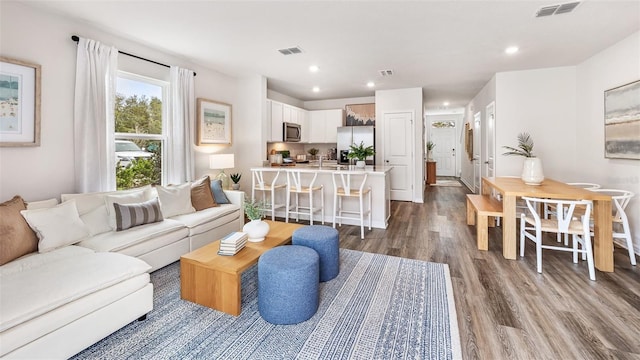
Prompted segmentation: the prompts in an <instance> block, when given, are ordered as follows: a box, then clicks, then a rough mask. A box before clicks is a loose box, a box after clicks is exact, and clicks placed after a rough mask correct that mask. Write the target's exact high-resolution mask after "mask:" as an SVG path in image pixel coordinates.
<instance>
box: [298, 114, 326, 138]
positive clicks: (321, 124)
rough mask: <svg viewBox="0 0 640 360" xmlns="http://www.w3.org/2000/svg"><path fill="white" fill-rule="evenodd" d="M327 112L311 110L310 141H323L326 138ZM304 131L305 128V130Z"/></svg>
mask: <svg viewBox="0 0 640 360" xmlns="http://www.w3.org/2000/svg"><path fill="white" fill-rule="evenodd" d="M325 119H326V113H325V112H324V111H322V110H317V111H309V130H310V133H309V142H310V143H323V142H324V139H325V135H324V128H325ZM303 131H304V130H303Z"/></svg>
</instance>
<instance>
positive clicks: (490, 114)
mask: <svg viewBox="0 0 640 360" xmlns="http://www.w3.org/2000/svg"><path fill="white" fill-rule="evenodd" d="M485 114H486V119H487V120H486V121H485V123H486V125H485V128H486V130H485V133H484V144H485V149H484V150H485V157H484V166H483V169H482V176H486V177H493V176H495V156H496V147H495V142H494V138H495V124H496V103H495V102H492V103H491V104H489V105H487V111H486V113H485Z"/></svg>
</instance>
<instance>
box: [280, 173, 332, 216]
mask: <svg viewBox="0 0 640 360" xmlns="http://www.w3.org/2000/svg"><path fill="white" fill-rule="evenodd" d="M309 178H311V181H310V182H309V185H306V186H305V185H303V182H304V180H307V179H309ZM317 178H318V172H307V171H300V170H287V201H286V205H287V210H286V215H285V221H286V222H289V214H290V213H292V214H296V221H300V214H303V215H306V214H308V215H309V223H310V224H311V225H313V214H314V213H316V212H318V211H319V212H320V213H321V216H322V217H321V219H322V224H323V225H324V186H323V185H315V182H316V179H317ZM318 191H319V192H320V206H316V207H314V206H313V204H314V202H313V195H314V192H318ZM292 193H293V194H295V198H296V204H295V210H291V207H292V206H291V194H292ZM300 194H306V195H308V196H309V206H300ZM304 210H306V211H304Z"/></svg>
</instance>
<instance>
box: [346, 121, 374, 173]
mask: <svg viewBox="0 0 640 360" xmlns="http://www.w3.org/2000/svg"><path fill="white" fill-rule="evenodd" d="M375 133H376V132H375V127H374V126H343V127H339V128H338V139H337V141H336V142H337V145H338V149H337V150H338V163H340V164H348V163H349V159H347V154H348V153H349V146H351V145H352V144H356V145H359V144H360V142H361V141H362V142H364V145H365V146H369V145H372V146H373V147H374V149H375V146H376V142H375ZM366 163H367V165H374V164H375V155H374V156H369V157H368V158H367V159H366Z"/></svg>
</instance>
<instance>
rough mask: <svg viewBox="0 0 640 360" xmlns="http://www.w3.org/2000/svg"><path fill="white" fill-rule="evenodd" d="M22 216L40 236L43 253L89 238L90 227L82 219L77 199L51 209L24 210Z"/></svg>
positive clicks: (39, 245) (39, 242) (39, 243)
mask: <svg viewBox="0 0 640 360" xmlns="http://www.w3.org/2000/svg"><path fill="white" fill-rule="evenodd" d="M20 213H21V214H22V216H23V217H24V218H25V220H27V223H29V226H31V228H32V229H33V231H35V232H36V235H37V236H38V239H39V240H40V241H38V251H39V252H41V253H43V252H47V251H51V250H54V249H57V248H59V247H63V246H67V245H71V244H75V243H77V242H80V241H82V240H86V239H87V238H89V236H90V234H89V229H88V228H87V226H86V225H85V224H84V223H83V222H82V220H81V219H80V215H79V214H78V209H77V208H76V201H75V200H70V201H65V202H63V203H62V204H60V205H58V206H56V207H52V208H49V209H37V210H22V211H20Z"/></svg>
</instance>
